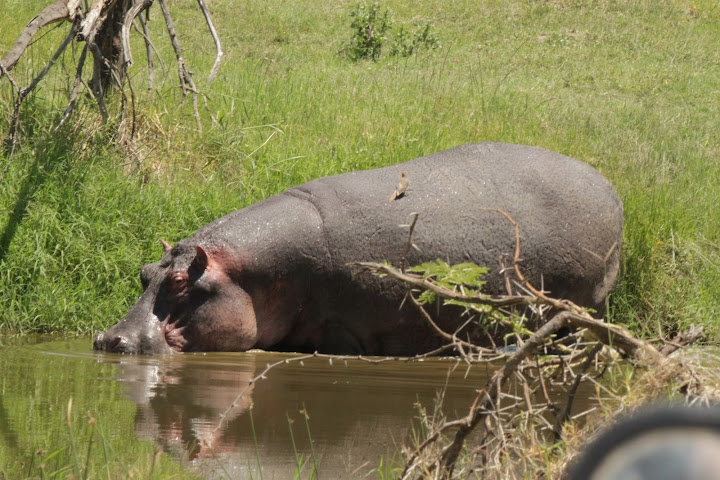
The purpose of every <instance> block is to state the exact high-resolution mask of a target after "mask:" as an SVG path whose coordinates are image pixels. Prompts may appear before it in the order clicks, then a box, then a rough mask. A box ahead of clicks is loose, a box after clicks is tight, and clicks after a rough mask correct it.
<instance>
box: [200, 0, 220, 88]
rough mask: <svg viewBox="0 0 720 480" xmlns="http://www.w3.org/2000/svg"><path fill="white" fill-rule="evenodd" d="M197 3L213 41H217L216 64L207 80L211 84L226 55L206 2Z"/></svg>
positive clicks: (201, 0)
mask: <svg viewBox="0 0 720 480" xmlns="http://www.w3.org/2000/svg"><path fill="white" fill-rule="evenodd" d="M197 2H198V5H200V10H202V13H203V15H204V16H205V21H206V22H207V25H208V28H209V29H210V35H212V37H213V40H214V41H215V49H216V50H217V54H216V55H215V63H214V64H213V67H212V70H210V75H209V76H208V79H207V81H208V83H210V82H212V81H213V79H214V78H215V75H217V72H218V69H219V68H220V61H221V60H222V57H223V55H224V54H223V50H222V45H220V37H219V36H218V34H217V31H216V30H215V25H213V21H212V17H211V16H210V12H209V11H208V9H207V7H206V6H205V2H204V1H203V0H197Z"/></svg>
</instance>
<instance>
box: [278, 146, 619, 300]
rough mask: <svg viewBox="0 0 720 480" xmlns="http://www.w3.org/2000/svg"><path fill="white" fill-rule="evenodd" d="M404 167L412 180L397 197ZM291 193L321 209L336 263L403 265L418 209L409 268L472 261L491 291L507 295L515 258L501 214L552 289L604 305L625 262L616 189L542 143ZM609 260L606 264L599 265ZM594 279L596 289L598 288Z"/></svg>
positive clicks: (442, 157) (360, 175) (475, 151)
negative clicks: (505, 273)
mask: <svg viewBox="0 0 720 480" xmlns="http://www.w3.org/2000/svg"><path fill="white" fill-rule="evenodd" d="M401 172H405V173H406V175H407V176H408V178H409V179H410V186H409V188H408V189H407V192H406V193H405V195H404V196H402V197H400V198H398V199H396V200H392V201H389V200H388V199H389V198H390V195H391V194H392V192H393V191H394V189H395V186H396V184H397V181H398V179H399V178H400V174H401ZM284 195H291V196H293V197H298V198H304V199H306V200H308V201H309V202H311V203H312V204H313V205H314V207H315V208H316V209H317V211H318V213H319V215H320V217H321V218H322V223H323V225H324V231H325V236H326V238H327V245H328V249H329V251H330V255H331V257H332V262H333V264H335V265H336V266H341V265H344V264H346V263H349V262H355V261H383V260H387V261H390V262H391V263H394V264H396V265H397V264H398V263H399V261H400V259H401V257H402V255H403V253H404V251H405V247H406V244H407V235H408V230H407V229H406V228H401V227H400V225H402V224H407V223H409V220H410V219H411V214H412V213H418V214H419V219H418V223H417V226H416V229H415V235H414V243H415V244H416V245H417V246H418V247H419V248H420V251H416V250H412V251H411V253H410V255H409V258H408V261H409V263H410V264H417V263H421V262H423V261H428V260H435V259H437V258H441V259H443V260H445V261H448V262H450V263H460V262H464V261H471V262H474V263H476V264H479V265H482V266H487V267H489V268H491V274H490V275H489V280H490V282H489V285H488V288H489V290H491V291H492V290H498V291H499V290H501V282H500V277H499V275H497V272H498V270H499V268H500V262H501V261H503V259H505V260H504V261H505V262H506V264H507V263H508V262H510V261H511V260H512V258H513V253H514V251H515V230H514V227H513V226H512V224H511V223H510V222H509V221H508V220H507V219H506V218H505V217H504V216H503V215H502V214H500V213H499V212H498V210H501V211H503V212H505V213H507V214H508V215H509V216H510V217H511V218H513V220H514V221H516V222H517V223H518V225H519V227H520V235H521V240H520V248H521V258H522V259H523V264H522V266H523V268H524V273H525V274H526V276H527V277H528V278H529V279H530V280H531V281H532V282H534V283H536V284H537V285H540V283H541V281H542V282H544V284H545V285H548V286H550V287H551V289H552V290H553V291H552V292H551V293H552V294H554V295H557V296H562V297H566V298H570V299H572V300H575V301H577V302H578V303H581V304H584V305H586V306H591V307H595V308H598V307H602V305H601V303H602V301H603V300H604V298H605V296H606V295H607V293H608V291H609V289H610V288H611V287H612V285H613V284H614V281H615V275H616V273H617V268H618V266H619V247H620V242H621V238H622V225H623V214H622V203H621V201H620V199H619V197H618V195H617V193H616V191H615V189H614V187H613V186H612V185H611V184H610V182H608V181H607V180H606V179H605V178H604V177H603V176H602V175H601V174H600V173H599V172H597V171H596V170H595V169H594V168H592V167H591V166H589V165H588V164H586V163H583V162H580V161H578V160H575V159H572V158H569V157H566V156H564V155H560V154H558V153H555V152H552V151H549V150H546V149H542V148H538V147H529V146H522V145H511V144H504V143H480V144H470V145H463V146H459V147H455V148H452V149H449V150H445V151H442V152H438V153H434V154H432V155H428V156H426V157H421V158H418V159H415V160H411V161H408V162H405V163H402V164H398V165H394V166H390V167H385V168H380V169H375V170H367V171H361V172H353V173H347V174H343V175H336V176H332V177H326V178H321V179H318V180H314V181H311V182H308V183H306V184H304V185H301V186H299V187H296V188H294V189H291V190H289V191H288V192H286V193H285V194H284ZM606 257H609V259H608V261H607V263H606V264H604V265H603V264H602V263H600V264H599V263H598V262H599V261H600V260H599V259H603V258H606ZM541 277H542V278H541ZM589 285H595V287H596V288H594V289H592V290H593V291H592V293H589V292H587V291H588V286H589ZM598 285H599V286H598ZM498 293H499V292H498Z"/></svg>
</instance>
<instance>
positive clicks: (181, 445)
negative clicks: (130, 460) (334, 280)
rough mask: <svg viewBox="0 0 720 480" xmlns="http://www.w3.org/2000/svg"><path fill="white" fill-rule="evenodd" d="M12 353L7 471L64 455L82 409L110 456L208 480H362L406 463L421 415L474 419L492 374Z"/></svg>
mask: <svg viewBox="0 0 720 480" xmlns="http://www.w3.org/2000/svg"><path fill="white" fill-rule="evenodd" d="M3 342H4V343H5V344H4V345H2V348H0V394H1V395H0V429H1V430H2V433H1V434H0V450H1V451H2V452H5V454H3V453H0V461H2V462H5V465H7V464H8V462H12V460H11V457H13V458H30V457H31V456H32V452H33V451H34V450H38V449H40V450H42V449H43V448H45V449H51V448H55V446H56V445H57V442H58V441H59V438H60V437H61V435H62V432H61V430H62V428H63V426H64V425H65V424H66V423H67V406H68V402H69V400H70V398H72V399H73V400H72V402H73V403H72V412H71V417H72V419H73V421H74V422H76V423H77V422H81V423H82V422H84V421H86V420H87V419H89V418H92V419H93V421H97V422H98V424H101V425H102V426H103V434H104V438H105V442H106V443H107V444H108V445H109V446H110V447H113V448H121V447H120V446H119V445H121V444H132V443H135V442H138V441H149V442H152V444H153V445H154V446H156V447H157V448H160V449H162V450H163V451H165V452H168V453H170V455H172V456H173V457H174V458H176V459H177V460H178V461H181V462H184V463H185V464H187V465H190V466H192V467H193V468H197V469H198V471H199V472H201V473H202V475H204V476H207V477H216V476H224V475H225V472H227V473H228V474H229V475H230V476H231V477H232V478H248V477H250V476H252V477H253V478H260V475H262V477H263V478H291V477H292V475H293V473H294V472H295V471H296V470H297V469H298V465H303V464H304V468H303V474H302V475H301V476H307V475H308V474H309V472H310V471H311V469H312V468H317V471H318V472H319V474H320V478H359V477H362V476H364V475H365V474H366V473H368V472H371V471H373V470H375V469H377V468H378V467H379V466H380V462H381V459H382V460H383V461H384V462H385V463H387V461H388V460H389V459H391V458H392V457H396V456H397V454H398V450H399V447H400V445H401V444H403V443H404V442H405V441H406V440H408V438H409V436H410V434H411V429H412V426H413V424H414V425H415V426H417V421H415V422H414V421H413V419H414V418H415V417H417V415H418V406H419V405H421V406H424V407H426V408H428V409H432V406H433V403H434V401H435V399H436V397H437V395H438V392H440V391H445V398H444V403H443V410H444V411H445V412H446V413H447V414H449V415H451V416H454V415H455V414H464V413H466V412H467V409H468V406H469V405H470V403H471V401H472V399H473V398H474V397H475V392H476V389H477V388H479V387H480V386H482V385H484V383H485V381H486V379H487V375H488V367H487V366H483V365H476V366H473V367H472V368H469V369H468V367H467V366H466V365H465V364H462V363H460V364H459V363H458V361H457V360H456V359H437V358H436V359H427V360H424V361H415V362H405V361H402V362H398V361H391V362H386V363H381V364H378V365H374V364H370V363H367V362H364V361H361V360H348V361H337V360H335V361H332V362H330V361H328V359H325V358H311V359H305V360H304V361H303V362H302V363H300V362H293V361H292V359H295V358H297V357H298V356H299V355H296V354H284V353H269V352H261V351H253V352H244V353H207V354H182V355H165V356H123V355H116V354H107V353H99V352H94V351H92V350H91V345H92V341H91V339H90V338H77V339H69V340H52V339H42V338H41V339H36V340H33V341H28V340H27V339H25V340H23V341H14V342H13V341H9V340H7V339H4V340H3ZM282 360H289V362H288V363H287V364H282V365H280V366H278V367H275V368H273V369H271V370H270V371H269V372H268V373H267V374H266V375H265V378H264V379H259V380H257V381H254V382H252V383H251V380H252V379H253V378H254V377H256V376H258V375H260V373H261V372H262V371H263V370H265V368H266V366H267V365H268V364H272V363H275V362H278V361H282ZM243 391H244V392H245V393H244V395H242V396H241V397H240V398H238V395H239V394H240V393H241V392H243ZM233 405H235V406H234V407H233ZM1 466H2V463H0V467H1ZM372 477H373V478H377V476H376V475H372Z"/></svg>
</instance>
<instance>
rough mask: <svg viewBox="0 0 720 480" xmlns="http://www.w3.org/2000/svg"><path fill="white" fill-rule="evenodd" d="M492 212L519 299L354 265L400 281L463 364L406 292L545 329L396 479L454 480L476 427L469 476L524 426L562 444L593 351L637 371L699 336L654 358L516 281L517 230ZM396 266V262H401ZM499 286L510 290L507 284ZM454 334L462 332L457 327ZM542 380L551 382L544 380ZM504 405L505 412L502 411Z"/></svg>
mask: <svg viewBox="0 0 720 480" xmlns="http://www.w3.org/2000/svg"><path fill="white" fill-rule="evenodd" d="M494 211H496V212H498V213H499V214H501V215H503V216H504V217H505V218H506V219H507V220H508V221H509V222H510V223H511V224H512V225H513V227H514V229H515V251H514V254H513V265H512V267H511V268H512V269H513V270H514V273H515V275H516V277H517V281H516V282H515V285H516V286H517V287H518V288H519V289H520V290H521V291H522V292H523V293H522V294H513V292H512V291H508V294H507V295H497V296H490V295H485V294H480V295H477V296H468V295H465V294H463V293H462V292H457V291H455V290H452V289H449V288H446V287H444V286H441V285H438V284H436V283H435V282H433V280H432V279H431V278H425V277H423V276H420V275H417V274H413V273H408V272H406V271H405V269H404V268H401V269H396V268H394V267H392V266H391V265H388V264H378V263H367V262H364V263H357V264H354V266H356V267H360V268H362V269H366V270H369V271H371V272H373V273H375V274H377V275H380V276H386V277H390V278H393V279H395V280H398V281H400V282H403V283H404V284H405V286H406V288H407V296H408V298H409V299H410V301H411V302H413V304H414V305H415V307H416V308H418V309H419V311H420V312H421V313H422V316H423V317H424V318H425V319H426V321H427V323H428V324H429V325H430V327H431V328H432V330H433V331H435V332H436V333H437V334H438V335H439V336H440V337H441V338H443V339H444V340H445V341H446V342H449V344H452V345H454V346H455V348H454V349H455V350H456V351H457V352H459V353H460V354H461V355H463V356H465V357H466V361H474V360H475V357H473V356H472V355H468V354H467V353H466V351H467V350H470V351H472V349H474V348H477V346H476V345H474V344H472V343H471V342H467V341H465V340H461V339H460V338H459V336H458V335H457V333H458V332H457V331H456V332H445V331H443V330H442V329H440V328H439V327H438V325H437V323H436V322H435V321H434V320H433V319H432V316H431V315H430V314H429V313H427V312H426V311H425V309H424V308H423V306H422V305H420V303H419V302H418V300H417V299H416V298H415V296H414V293H413V290H429V291H431V292H433V293H434V294H435V295H436V296H437V297H440V298H442V299H445V300H451V301H453V302H464V303H466V304H468V305H473V304H474V305H485V306H487V307H489V308H491V309H492V310H497V311H503V310H504V309H507V308H510V307H521V306H524V307H528V308H531V309H532V310H533V311H534V312H535V313H536V314H537V315H538V316H539V317H540V320H544V323H543V322H541V324H540V325H541V326H540V327H539V328H538V329H537V330H536V331H535V332H533V333H532V334H531V335H530V336H529V337H528V338H527V339H524V340H523V339H522V338H520V337H518V340H519V341H518V344H517V345H516V350H515V351H514V353H512V354H511V355H509V356H507V357H506V358H505V360H504V362H503V364H502V366H500V367H499V368H498V369H497V370H496V371H495V373H494V374H493V375H492V377H491V378H490V380H488V382H487V383H486V385H485V387H484V388H483V389H481V390H479V391H478V394H477V396H476V398H475V400H474V402H473V403H472V405H471V407H470V409H469V412H468V414H467V415H466V416H465V417H461V418H459V419H456V420H450V421H446V422H444V423H442V424H440V425H429V426H430V427H431V429H430V431H429V433H428V435H427V437H426V439H425V440H424V441H423V442H421V443H420V444H419V445H418V446H417V447H416V448H415V449H413V450H411V451H409V452H408V454H407V459H406V464H405V468H404V470H403V472H402V474H401V478H403V479H405V478H413V477H418V478H451V477H453V476H454V474H455V473H457V475H460V474H459V473H458V472H456V468H457V464H458V459H459V456H460V454H461V452H462V451H463V449H464V448H465V447H466V443H467V440H468V437H469V436H470V435H471V434H472V433H473V432H474V431H475V430H476V429H477V428H478V426H480V425H484V426H485V433H484V435H483V437H482V440H481V442H480V445H481V446H480V447H479V450H477V451H476V454H474V455H473V458H474V459H475V460H474V463H475V464H474V465H473V466H472V468H473V469H474V470H475V471H484V468H486V467H487V466H489V465H495V466H497V465H498V462H500V459H501V457H502V456H503V455H507V452H506V450H507V449H506V448H505V447H506V437H507V436H508V435H510V432H513V431H515V430H517V429H518V428H519V426H518V425H520V424H522V425H524V426H525V427H524V428H525V429H526V431H530V432H533V433H532V435H538V433H537V432H538V431H542V430H547V431H548V432H549V434H550V435H554V437H555V438H556V439H562V437H563V426H564V424H565V423H566V422H567V421H568V420H569V419H571V418H572V415H571V410H572V407H573V400H574V397H575V395H576V393H577V391H578V389H579V388H580V386H581V384H582V382H583V380H589V381H591V382H592V381H594V380H593V379H592V378H591V377H589V376H588V374H587V372H588V370H589V369H591V368H592V367H593V366H594V367H596V370H597V367H598V355H599V354H600V352H602V351H603V350H606V349H609V350H612V351H616V352H619V353H621V354H622V355H624V356H626V357H627V358H629V359H630V360H631V361H633V362H634V363H635V364H636V365H640V366H645V367H649V366H655V367H658V366H661V365H664V364H667V363H668V362H671V360H670V359H668V358H667V354H668V353H670V352H671V351H673V350H674V349H676V348H679V347H680V346H682V345H686V344H688V343H691V342H693V341H695V340H696V339H697V338H698V337H699V336H700V333H701V332H698V331H697V330H693V331H691V332H689V333H688V334H687V335H685V336H678V337H676V339H674V342H669V343H667V344H666V346H665V347H663V348H661V349H660V350H659V351H658V350H656V349H655V348H653V347H652V346H651V345H650V344H649V343H647V342H644V341H641V340H637V339H635V338H634V337H633V336H632V335H631V334H630V333H629V332H627V331H626V330H624V329H623V328H621V327H619V326H617V325H611V324H608V323H606V322H604V321H602V320H598V319H594V318H592V316H591V315H590V314H589V313H588V312H587V311H586V310H585V309H583V308H581V307H579V306H577V305H575V304H573V303H572V302H569V301H565V300H559V299H555V298H552V297H549V296H547V295H546V294H545V293H544V292H542V291H540V290H538V289H537V288H535V287H534V286H533V285H532V284H531V283H530V282H529V281H528V280H527V279H526V278H525V277H524V276H523V274H522V271H521V269H520V227H519V225H518V224H517V222H515V221H514V220H513V219H512V217H511V216H510V215H509V214H507V213H506V212H504V211H502V210H499V209H497V210H494ZM416 220H417V218H415V219H414V221H413V225H412V227H413V228H411V229H410V234H409V239H408V245H411V244H412V233H413V229H414V226H415V221H416ZM614 248H615V247H614ZM408 250H409V249H408ZM402 263H403V261H401V264H402ZM506 283H507V284H510V282H506ZM539 307H545V308H544V309H543V308H539ZM569 327H571V328H573V329H575V330H577V331H579V332H581V333H582V332H584V334H581V335H570V336H565V337H563V336H560V337H558V335H557V334H558V332H560V331H562V330H566V329H567V328H569ZM461 328H464V325H463V326H462V327H461ZM584 337H587V339H588V340H590V343H585V341H584ZM573 342H574V343H573ZM675 342H677V343H675ZM563 343H571V344H572V346H571V348H570V353H569V354H566V355H564V356H563V355H561V356H560V357H559V362H549V363H548V362H546V363H545V365H544V366H543V367H541V366H540V362H539V361H538V357H537V355H538V354H539V353H542V352H552V351H556V352H563V351H567V349H568V347H567V345H564V344H563ZM533 356H535V361H534V362H532V361H530V360H529V359H530V358H531V357H533ZM582 358H584V361H581V363H580V364H576V363H575V362H577V361H579V360H582ZM601 363H602V364H603V366H605V365H609V364H608V363H607V362H605V361H603V362H601ZM684 368H689V367H684ZM532 371H535V372H536V373H537V378H536V379H535V381H534V384H535V386H532V385H531V381H530V380H529V378H528V377H527V373H529V372H532ZM523 372H525V373H523ZM552 372H554V373H552ZM558 374H561V377H562V378H560V379H557V378H555V379H554V380H553V378H554V376H557V375H558ZM548 375H550V377H549V378H548V377H547V376H548ZM686 377H687V378H689V380H688V381H689V382H691V383H693V382H694V383H697V377H695V376H694V375H693V374H692V373H688V374H687V375H686ZM513 379H514V381H515V383H516V384H517V382H519V383H520V386H519V387H517V388H520V389H521V391H522V394H521V395H519V396H514V395H509V393H508V391H507V386H508V384H512V382H511V380H513ZM548 381H550V383H552V384H554V385H555V386H558V385H561V386H564V388H567V390H566V392H565V395H566V404H565V406H564V407H562V408H561V407H560V406H559V405H557V404H556V403H555V402H553V401H552V400H551V398H550V395H549V393H548V390H547V383H548ZM683 388H687V385H686V386H685V387H683ZM700 388H701V386H700V385H698V384H695V385H693V386H692V387H691V388H689V389H688V390H698V389H700ZM538 389H539V391H540V393H541V398H542V399H543V401H542V403H541V404H539V405H537V406H534V404H533V401H532V399H531V397H532V396H533V393H534V392H536V391H538ZM504 400H505V404H506V405H507V406H503V401H504ZM508 402H509V404H508ZM513 411H516V412H519V413H517V414H514V415H513V414H511V412H513ZM548 415H551V416H554V418H555V421H554V422H549V421H548V418H547V416H548ZM581 415H582V414H581ZM451 432H454V434H451ZM448 435H449V436H450V437H449V438H450V440H449V443H447V444H446V445H444V446H440V445H438V443H440V442H442V441H444V439H445V438H448ZM433 452H434V453H433ZM467 473H468V472H467V471H465V472H464V474H467Z"/></svg>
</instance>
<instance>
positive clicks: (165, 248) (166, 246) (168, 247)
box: [160, 238, 172, 253]
mask: <svg viewBox="0 0 720 480" xmlns="http://www.w3.org/2000/svg"><path fill="white" fill-rule="evenodd" d="M160 243H162V246H163V253H167V252H169V251H170V250H172V245H170V244H169V243H168V242H166V241H165V240H164V239H162V238H161V239H160Z"/></svg>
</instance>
